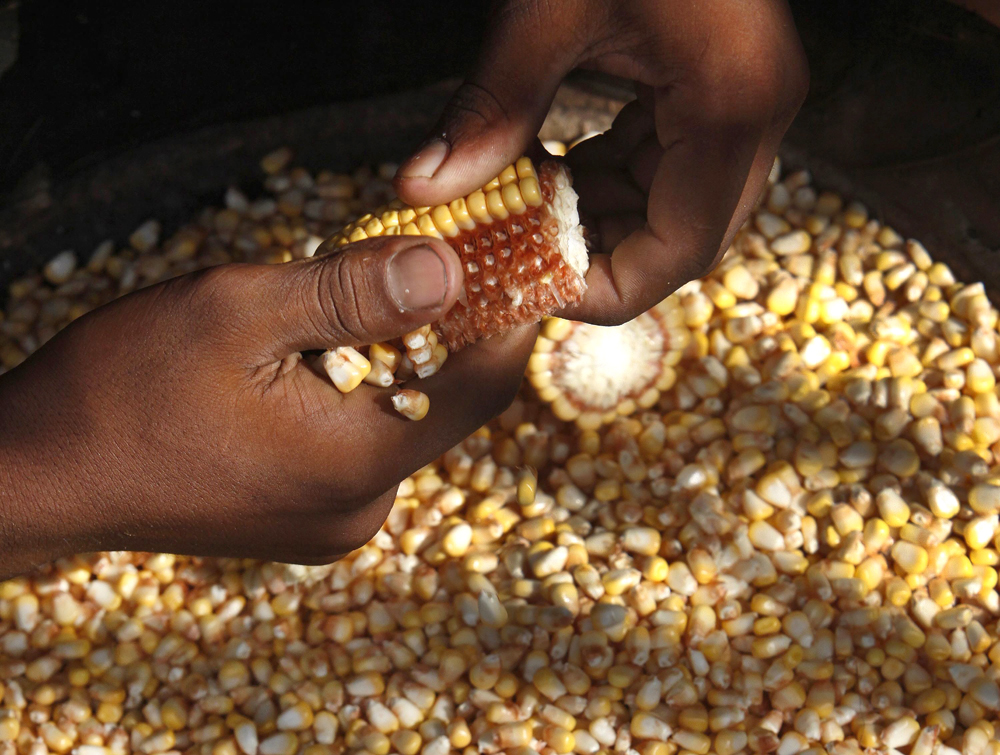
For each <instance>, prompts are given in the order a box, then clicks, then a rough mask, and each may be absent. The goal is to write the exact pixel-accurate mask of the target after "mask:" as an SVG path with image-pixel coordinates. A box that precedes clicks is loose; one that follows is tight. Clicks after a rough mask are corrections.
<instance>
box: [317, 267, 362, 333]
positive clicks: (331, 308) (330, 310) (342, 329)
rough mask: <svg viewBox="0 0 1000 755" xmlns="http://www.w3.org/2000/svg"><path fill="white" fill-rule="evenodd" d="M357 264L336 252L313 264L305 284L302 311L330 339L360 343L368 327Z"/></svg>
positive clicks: (318, 330) (318, 331)
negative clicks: (310, 275) (306, 298)
mask: <svg viewBox="0 0 1000 755" xmlns="http://www.w3.org/2000/svg"><path fill="white" fill-rule="evenodd" d="M359 267H360V266H359V265H356V264H354V262H353V260H352V259H351V257H350V256H348V255H345V254H338V255H336V256H334V257H332V258H330V259H327V260H323V261H321V262H319V263H318V264H317V265H315V266H312V267H311V270H312V271H313V272H312V281H311V285H309V286H306V287H304V289H303V292H304V293H303V295H304V296H307V297H308V301H306V302H303V305H304V306H303V310H304V311H305V312H306V313H307V317H309V318H310V319H311V323H310V325H311V326H312V327H313V328H314V329H315V331H316V332H317V333H320V334H322V335H323V336H325V337H328V338H329V339H330V340H331V342H344V343H348V342H350V343H356V344H362V343H364V342H365V335H366V333H367V330H368V329H367V328H366V327H365V318H364V316H363V314H362V307H361V302H362V301H363V300H365V298H366V296H365V295H366V291H365V285H364V280H363V276H362V275H361V274H360V270H359Z"/></svg>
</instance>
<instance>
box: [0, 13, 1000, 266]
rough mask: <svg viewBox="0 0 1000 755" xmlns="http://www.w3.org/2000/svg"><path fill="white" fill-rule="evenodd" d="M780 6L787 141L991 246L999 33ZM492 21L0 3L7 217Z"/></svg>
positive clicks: (997, 217)
mask: <svg viewBox="0 0 1000 755" xmlns="http://www.w3.org/2000/svg"><path fill="white" fill-rule="evenodd" d="M15 3H16V4H15ZM791 5H792V8H793V12H794V14H795V17H796V22H797V25H798V28H799V31H800V34H801V36H802V39H803V43H804V45H805V47H806V51H807V54H808V56H809V60H810V66H811V69H812V88H811V92H810V95H809V99H808V101H807V103H806V105H805V107H804V108H803V110H802V112H801V113H800V116H799V118H798V119H797V121H796V123H795V124H794V125H793V127H792V129H791V131H790V132H789V136H788V143H789V145H791V146H803V145H804V146H807V148H808V152H809V154H810V158H811V159H813V160H819V161H820V162H822V161H827V162H829V163H830V164H832V165H835V166H837V167H838V168H842V169H846V170H847V171H848V172H849V173H850V175H851V177H852V179H853V180H857V181H860V182H861V183H863V184H864V185H866V186H868V187H870V188H873V189H874V190H875V191H876V192H877V193H878V194H879V196H881V197H885V198H888V200H889V201H888V202H887V203H886V204H887V206H888V205H892V204H896V205H898V206H900V207H901V208H902V209H903V210H905V212H906V213H908V214H909V215H910V216H911V217H915V218H917V219H918V220H920V219H924V220H926V222H925V223H924V224H923V226H921V225H920V223H919V222H918V223H916V224H915V231H919V232H920V233H924V234H928V238H929V239H930V240H933V238H932V237H933V236H934V235H935V233H936V229H939V228H941V227H942V226H943V225H948V226H949V228H948V229H946V230H945V232H944V233H943V237H944V238H945V239H946V241H947V244H949V245H954V244H955V243H958V242H961V243H965V242H966V241H968V242H969V243H971V244H972V245H973V246H972V247H969V248H970V249H973V248H974V249H977V250H980V251H984V252H985V251H990V252H992V251H995V250H998V249H1000V29H998V28H996V27H994V26H991V25H990V24H988V23H987V22H986V21H984V20H983V19H981V18H980V17H978V16H975V15H973V14H972V13H970V12H968V11H965V10H962V9H961V8H958V7H956V6H953V5H951V4H949V3H946V2H944V1H943V0H882V1H880V2H871V0H792V1H791ZM13 14H16V16H13ZM485 17H486V3H485V2H475V0H473V1H472V2H465V3H436V2H434V3H421V2H413V0H409V2H386V1H385V0H363V1H362V2H351V3H347V2H338V1H336V0H239V1H237V0H138V1H136V2H130V3H124V2H114V1H112V0H77V1H76V2H71V1H68V0H14V2H12V0H0V66H2V65H3V60H2V53H3V49H4V45H6V47H7V49H10V44H9V43H10V41H11V38H12V31H11V19H12V18H16V27H17V37H18V39H17V42H18V52H17V57H16V59H15V60H14V62H13V64H12V65H10V66H9V67H8V68H7V69H6V70H5V71H4V72H3V74H2V75H0V216H3V210H4V207H15V206H21V205H20V204H18V203H19V202H20V201H21V200H22V199H24V198H25V197H28V196H31V195H32V194H33V193H34V192H36V191H37V189H38V188H39V186H40V185H45V186H52V187H58V186H59V185H60V184H61V183H64V182H66V181H68V180H70V179H72V177H73V176H75V175H81V174H84V173H86V172H87V171H92V170H93V169H95V167H100V166H104V165H109V164H111V163H110V162H109V160H111V159H112V158H114V157H115V156H116V155H119V154H123V153H126V152H128V150H129V149H130V148H134V147H136V146H137V145H141V144H144V143H149V142H150V141H152V140H156V139H159V138H161V137H166V136H178V135H184V134H189V133H193V132H195V131H196V130H198V129H201V128H203V127H206V126H213V125H216V124H224V123H230V122H234V121H241V120H245V119H250V118H259V117H262V116H273V115H280V114H284V113H291V112H293V111H297V110H301V109H303V108H308V107H311V106H318V105H325V104H329V103H332V102H338V101H343V100H355V99H359V98H365V97H369V96H372V95H375V94H388V93H392V92H395V91H399V90H403V89H410V88H412V87H416V86H421V85H425V84H429V83H431V82H435V81H438V80H441V79H443V78H446V77H453V76H456V75H461V74H462V72H464V71H465V70H467V68H468V66H469V65H470V63H471V61H472V59H473V57H474V55H475V52H476V50H477V47H478V44H479V39H480V36H481V31H482V29H483V26H484V22H485ZM393 115H394V114H392V113H389V114H387V116H389V117H392V116H393ZM811 164H812V163H811ZM932 193H933V194H934V195H935V196H934V197H931V196H930V194H932ZM58 196H59V194H58V192H57V191H56V192H54V197H58ZM941 197H943V199H941ZM921 203H923V204H921ZM118 206H119V207H120V206H121V205H120V203H119V205H118ZM886 212H888V210H886ZM931 216H933V218H932V217H931ZM5 217H6V216H5ZM38 222H39V223H41V222H42V220H41V219H40V220H38ZM10 228H11V225H10V224H9V223H8V224H6V229H10ZM6 229H5V228H3V227H0V235H2V234H3V232H4V231H5V230H6ZM939 235H940V234H939ZM17 238H19V237H17V236H16V234H15V236H14V237H11V238H10V239H8V241H6V242H4V243H3V244H0V247H3V248H7V249H14V248H17V247H18V246H19V245H20V246H22V247H24V246H25V244H23V243H21V242H19V241H18V240H17ZM25 238H26V236H25ZM922 238H923V236H922ZM68 241H69V239H67V243H68ZM57 243H60V244H61V243H63V242H62V241H61V240H56V241H51V242H48V241H47V242H45V243H43V244H40V246H38V248H37V249H36V250H35V252H34V253H35V254H39V255H41V254H51V253H54V251H57V249H56V248H55V246H54V245H55V244H57ZM49 246H52V248H51V249H50V248H48V247H49ZM966 256H969V254H968V253H967V254H966ZM974 272H975V271H974Z"/></svg>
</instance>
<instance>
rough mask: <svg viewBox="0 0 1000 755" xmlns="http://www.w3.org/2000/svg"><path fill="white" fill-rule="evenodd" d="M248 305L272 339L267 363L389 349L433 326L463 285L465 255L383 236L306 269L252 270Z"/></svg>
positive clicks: (440, 245)
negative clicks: (313, 353)
mask: <svg viewBox="0 0 1000 755" xmlns="http://www.w3.org/2000/svg"><path fill="white" fill-rule="evenodd" d="M253 271H254V273H253V274H252V280H251V281H250V283H249V285H248V286H246V287H244V288H243V292H242V293H243V295H244V300H246V299H247V298H249V299H250V300H251V301H254V302H255V303H256V306H255V308H254V309H255V312H256V314H258V315H260V316H259V317H255V318H253V322H254V324H257V325H259V326H260V330H263V332H264V333H265V334H266V335H268V336H270V338H268V339H260V342H261V343H265V342H266V343H267V347H266V348H267V350H268V353H267V357H269V358H271V359H273V360H275V361H277V360H280V359H282V358H284V357H286V356H288V355H289V354H291V353H294V352H296V351H309V350H315V349H331V348H334V347H337V346H360V345H364V344H371V343H376V342H378V341H387V340H389V339H392V338H396V337H398V336H402V335H404V334H405V333H408V332H410V331H411V330H415V329H417V328H419V327H421V326H422V325H426V324H427V323H430V322H434V321H435V320H438V319H440V318H441V317H443V316H444V315H445V313H446V312H447V311H448V310H449V309H451V307H452V305H454V303H455V301H456V299H457V298H458V295H459V292H460V291H461V289H462V285H463V280H464V279H463V274H462V265H461V262H460V261H459V259H458V255H456V254H455V252H454V250H452V248H451V247H450V246H448V244H446V243H445V242H444V241H441V240H439V239H434V238H424V237H421V236H384V237H380V238H374V239H367V240H365V241H360V242H358V243H356V244H350V245H348V246H345V247H343V248H342V249H340V250H338V251H337V252H335V253H332V254H329V255H326V256H323V257H314V258H312V259H310V260H304V261H302V262H300V263H288V264H285V265H268V266H261V267H255V268H253Z"/></svg>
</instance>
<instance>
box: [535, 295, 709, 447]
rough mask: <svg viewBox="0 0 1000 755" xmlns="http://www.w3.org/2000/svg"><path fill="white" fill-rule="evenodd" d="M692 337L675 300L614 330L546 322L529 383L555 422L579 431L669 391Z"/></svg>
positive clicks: (627, 412)
mask: <svg viewBox="0 0 1000 755" xmlns="http://www.w3.org/2000/svg"><path fill="white" fill-rule="evenodd" d="M690 340H691V333H690V331H689V330H688V329H687V327H685V325H684V310H683V309H682V308H681V307H680V305H679V303H678V302H677V300H676V299H675V298H673V297H671V298H668V299H666V300H665V301H663V302H661V303H660V304H658V305H657V306H656V307H654V308H653V309H651V310H649V311H648V312H645V313H643V314H641V315H639V317H637V318H636V319H634V320H632V321H631V322H627V323H625V324H624V325H618V326H615V327H600V326H597V325H589V324H586V323H579V322H572V321H569V320H561V319H559V318H549V319H548V320H546V322H545V324H544V326H543V329H542V334H541V335H540V336H539V338H538V340H537V341H536V343H535V349H534V353H533V354H532V356H531V359H530V360H529V362H528V381H529V382H530V383H531V385H532V386H533V387H534V389H535V390H536V392H537V393H538V396H539V398H541V399H542V400H543V401H547V402H549V403H551V405H552V411H553V413H554V414H555V415H556V417H558V418H559V419H561V420H564V421H575V422H576V424H577V425H578V426H579V427H580V428H581V429H583V430H595V429H597V428H598V427H600V426H601V425H602V424H607V423H609V422H612V421H614V419H615V418H617V417H620V416H628V415H630V414H632V413H633V412H635V411H636V410H637V409H648V408H650V407H652V406H654V405H655V404H656V403H657V401H659V399H660V394H661V392H662V391H666V390H669V389H670V387H671V386H672V385H673V384H674V382H675V380H676V378H677V375H676V373H675V372H674V366H675V365H676V364H677V363H678V362H680V360H681V356H682V354H683V352H684V349H686V348H687V346H688V343H689V342H690Z"/></svg>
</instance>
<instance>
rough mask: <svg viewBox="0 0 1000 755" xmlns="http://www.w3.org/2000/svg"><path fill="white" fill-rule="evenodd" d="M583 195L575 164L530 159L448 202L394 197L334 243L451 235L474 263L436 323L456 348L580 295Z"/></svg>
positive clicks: (466, 262) (467, 262) (466, 261)
mask: <svg viewBox="0 0 1000 755" xmlns="http://www.w3.org/2000/svg"><path fill="white" fill-rule="evenodd" d="M576 205H577V195H576V192H574V191H573V188H572V185H571V179H570V174H569V171H568V170H567V168H566V167H565V166H564V165H562V164H560V163H557V162H555V161H547V162H544V163H542V164H541V165H540V166H539V168H538V170H537V171H536V170H535V166H534V165H533V164H532V162H531V160H530V159H529V158H527V157H522V158H520V159H519V160H518V161H517V162H516V163H515V164H513V165H509V166H507V168H505V169H504V170H503V172H501V174H500V175H499V176H497V177H496V178H495V179H493V180H492V181H490V182H489V183H488V184H486V185H485V186H484V187H483V188H482V189H480V190H477V191H474V192H472V194H470V195H469V196H467V197H463V198H460V199H456V200H455V201H453V202H451V203H449V204H447V205H438V206H436V207H407V206H406V205H404V204H403V203H402V202H400V201H398V200H397V201H394V202H391V203H389V204H388V205H386V206H384V207H381V208H379V209H377V210H375V211H374V212H371V213H369V214H366V215H363V216H362V217H360V218H358V219H357V220H356V221H354V222H353V223H351V224H349V225H348V226H346V227H345V228H344V229H343V230H341V231H340V233H338V234H336V235H335V236H334V237H333V238H331V239H330V241H329V242H327V243H328V245H331V246H334V247H340V246H344V245H346V244H349V243H352V242H356V241H361V240H363V239H366V238H372V237H376V236H383V235H414V236H416V235H420V236H434V237H437V238H441V239H444V240H445V241H447V242H448V243H449V244H450V245H451V247H452V248H453V249H454V250H455V251H456V252H457V253H458V255H459V257H460V259H461V260H462V264H463V267H464V269H465V288H464V290H463V292H462V295H461V297H460V298H459V301H458V303H457V304H456V305H455V306H454V307H453V308H452V309H451V311H449V312H448V314H447V315H446V316H445V317H444V318H443V319H442V320H441V321H439V322H437V323H434V324H433V326H432V328H433V331H434V333H435V334H436V336H437V338H438V341H439V342H440V343H442V344H444V346H445V347H446V348H447V349H448V350H449V351H455V350H457V349H460V348H462V347H464V346H467V345H468V344H471V343H473V342H475V341H477V340H479V339H480V338H485V337H487V336H490V335H493V334H495V333H500V332H503V331H505V330H509V329H510V328H513V327H517V326H519V325H525V324H528V323H533V322H538V321H539V320H541V319H542V318H543V317H544V316H546V315H549V314H551V313H552V312H555V311H557V310H558V309H560V308H562V307H564V306H566V305H568V304H572V303H574V302H577V301H579V300H580V299H581V298H582V297H583V294H584V291H585V290H586V287H587V286H586V282H585V281H584V276H585V275H586V273H587V269H588V266H589V261H588V256H587V247H586V242H585V241H584V236H583V228H582V226H581V225H580V218H579V214H578V212H577V206H576Z"/></svg>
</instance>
